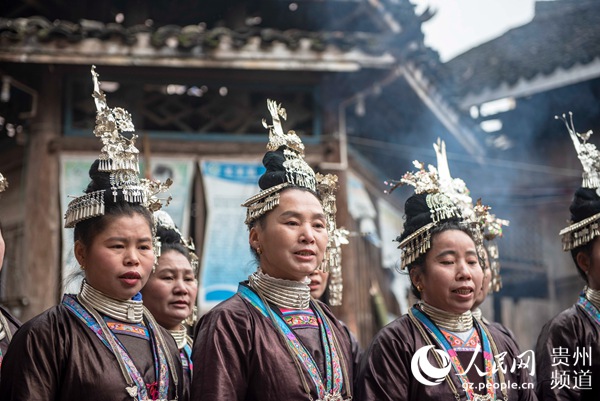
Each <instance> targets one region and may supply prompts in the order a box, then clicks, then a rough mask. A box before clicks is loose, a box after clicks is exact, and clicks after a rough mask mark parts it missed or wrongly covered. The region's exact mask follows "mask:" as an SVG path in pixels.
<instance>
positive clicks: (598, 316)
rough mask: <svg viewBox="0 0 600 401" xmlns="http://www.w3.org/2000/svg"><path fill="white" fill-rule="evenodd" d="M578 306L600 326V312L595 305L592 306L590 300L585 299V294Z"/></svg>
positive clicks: (582, 295)
mask: <svg viewBox="0 0 600 401" xmlns="http://www.w3.org/2000/svg"><path fill="white" fill-rule="evenodd" d="M577 305H579V307H580V308H581V309H583V310H584V311H585V312H586V313H587V314H588V315H589V316H590V317H591V318H592V320H593V321H594V322H596V323H597V324H598V325H600V310H598V308H596V307H595V306H594V304H592V303H591V302H590V300H589V299H587V298H586V297H585V293H584V292H582V293H581V294H580V295H579V300H578V301H577Z"/></svg>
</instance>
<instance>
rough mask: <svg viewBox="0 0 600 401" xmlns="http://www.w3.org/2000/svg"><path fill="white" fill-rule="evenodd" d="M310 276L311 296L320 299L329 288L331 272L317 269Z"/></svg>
mask: <svg viewBox="0 0 600 401" xmlns="http://www.w3.org/2000/svg"><path fill="white" fill-rule="evenodd" d="M309 278H310V284H309V285H308V286H309V287H310V296H311V297H313V298H314V299H320V298H321V297H322V296H323V293H325V289H326V288H327V280H328V279H329V273H325V272H324V271H322V270H315V271H314V272H312V274H311V275H310V276H309Z"/></svg>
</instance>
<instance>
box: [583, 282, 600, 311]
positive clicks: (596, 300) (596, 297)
mask: <svg viewBox="0 0 600 401" xmlns="http://www.w3.org/2000/svg"><path fill="white" fill-rule="evenodd" d="M585 297H586V298H587V299H588V301H590V302H591V303H592V305H594V306H595V307H596V308H598V309H600V291H598V290H592V289H591V288H590V287H588V286H587V285H586V286H585Z"/></svg>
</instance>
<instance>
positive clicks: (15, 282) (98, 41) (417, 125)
mask: <svg viewBox="0 0 600 401" xmlns="http://www.w3.org/2000/svg"><path fill="white" fill-rule="evenodd" d="M199 4H200V5H199ZM1 7H2V8H3V10H2V13H0V15H1V16H2V18H0V76H1V77H2V79H3V83H4V85H5V86H3V88H4V89H3V92H2V94H3V95H2V96H3V97H2V99H1V101H0V106H1V107H2V109H1V111H2V114H1V115H3V116H6V121H5V124H4V125H3V127H2V129H3V131H2V134H1V135H0V171H2V173H3V174H4V175H6V176H7V177H8V179H9V181H10V183H11V186H10V189H9V190H8V191H7V192H6V193H5V194H4V196H3V198H2V199H1V200H0V202H1V203H0V205H1V206H0V207H1V208H0V219H1V220H2V222H3V226H4V232H5V237H6V242H7V260H6V262H5V267H4V270H3V272H2V284H3V286H2V292H1V295H2V300H3V301H4V303H6V304H7V305H8V306H9V307H11V309H12V310H13V311H14V312H15V313H17V314H18V315H19V316H20V317H21V318H22V319H23V320H26V319H28V318H30V317H32V316H34V315H36V314H37V313H40V312H41V311H43V310H44V309H46V308H48V307H50V306H52V305H54V304H56V303H57V302H58V300H59V297H60V293H61V291H62V288H63V287H62V282H63V280H64V279H65V277H63V268H62V266H63V264H64V263H65V260H64V259H65V258H64V256H63V255H62V254H61V251H60V249H61V241H62V239H63V236H64V234H63V231H62V230H61V227H62V215H61V208H60V202H61V200H60V199H61V196H63V195H64V194H62V193H61V188H62V187H61V186H62V185H64V183H63V182H61V160H63V159H64V157H65V156H68V155H72V154H79V153H88V154H97V152H98V150H99V142H98V141H97V139H96V138H94V137H93V136H92V134H91V131H92V128H93V125H94V118H95V109H94V104H93V102H92V99H91V93H92V90H91V87H92V84H91V80H90V73H89V70H90V66H91V65H92V64H94V65H96V66H97V68H98V72H99V74H100V78H101V80H102V81H103V82H104V84H105V86H104V90H105V91H106V92H107V96H108V99H109V104H110V105H111V106H120V107H124V108H125V109H127V110H128V111H130V112H131V114H132V115H133V119H134V124H135V126H136V131H137V134H138V135H140V137H142V138H141V140H140V141H139V142H138V145H139V147H140V148H142V149H143V151H144V152H145V155H146V156H147V157H148V156H150V157H151V158H155V157H158V156H161V155H163V156H164V155H167V156H174V155H176V156H185V157H192V158H195V160H200V159H203V158H210V157H236V158H248V159H252V160H260V158H261V157H262V155H263V154H264V149H265V143H266V131H265V130H264V128H263V127H262V126H261V124H260V122H261V119H262V118H264V117H267V116H268V113H267V111H266V107H265V102H266V99H267V98H274V99H276V100H278V101H280V102H282V103H283V105H284V106H285V107H286V108H287V110H288V115H289V116H290V119H289V121H287V122H286V124H285V127H284V128H285V129H294V130H296V132H298V133H299V134H300V136H301V137H302V138H303V140H304V142H305V144H307V147H308V149H307V152H306V153H307V159H308V161H309V162H310V163H311V164H312V165H313V166H314V167H315V168H317V169H318V170H321V171H324V172H333V173H336V174H338V176H339V183H340V187H339V191H338V224H339V225H341V226H345V227H347V228H348V229H349V230H351V231H352V232H353V233H355V234H356V235H354V236H352V237H351V238H350V244H349V245H348V246H347V247H346V248H345V249H344V256H343V269H344V281H345V287H344V288H345V290H344V303H343V305H342V306H341V307H338V308H337V309H336V310H335V311H336V313H337V314H338V316H339V317H340V318H341V319H342V320H344V321H345V322H346V323H347V324H348V325H349V326H350V327H351V328H352V330H354V331H355V332H356V333H357V335H358V337H359V338H360V340H361V341H362V342H363V344H366V343H367V342H368V341H369V340H370V338H371V337H372V336H373V334H374V333H375V332H376V330H378V329H379V328H380V327H381V326H382V325H383V324H385V323H386V322H387V319H388V314H398V313H399V312H400V306H399V302H398V300H397V299H395V298H394V295H393V294H392V291H391V289H390V281H391V278H392V277H394V276H397V274H396V273H395V272H394V266H393V265H394V262H389V259H390V256H389V252H388V261H387V262H385V263H384V261H383V260H382V258H383V256H382V249H383V248H386V249H389V247H390V245H392V246H393V243H392V240H393V239H394V238H395V235H398V234H399V233H400V230H401V224H396V226H395V228H397V230H396V232H395V234H394V235H393V236H392V235H390V233H389V232H387V231H386V232H385V237H384V236H383V231H384V230H382V224H383V223H382V222H381V221H378V220H377V216H378V214H381V213H382V211H381V200H383V202H386V203H387V204H389V210H391V213H388V215H392V214H395V215H396V217H399V218H401V212H400V210H401V209H402V207H401V206H402V200H403V199H402V197H403V195H401V194H399V195H394V196H387V195H385V194H384V192H383V190H384V189H385V187H384V185H383V181H384V180H386V179H389V178H398V177H399V176H400V175H401V174H402V173H404V172H405V171H407V170H409V169H411V168H412V164H411V162H412V160H414V159H420V160H423V161H424V162H428V163H434V160H435V158H434V153H433V151H432V148H431V144H432V143H433V142H434V141H435V140H436V138H437V137H442V138H443V139H444V140H445V141H446V142H447V144H448V149H449V154H450V155H451V156H452V155H455V156H452V157H454V158H455V159H460V160H462V161H465V160H466V161H467V162H468V163H469V166H470V168H471V169H473V168H478V166H481V165H482V164H481V163H482V162H483V160H484V159H485V155H486V152H487V150H486V147H485V144H484V143H483V142H482V140H481V130H479V128H478V126H477V124H476V123H474V122H472V121H470V119H469V118H468V116H464V115H463V114H462V113H461V112H460V109H458V108H457V107H456V106H454V104H453V103H452V102H448V101H447V100H446V96H447V95H446V92H445V90H442V89H441V87H437V86H436V82H438V81H439V82H442V81H441V80H439V79H438V78H439V77H438V76H439V75H440V74H441V72H440V71H442V65H441V64H440V62H439V58H438V56H437V53H435V52H434V51H432V50H431V49H429V48H427V47H426V46H425V45H424V44H423V34H422V32H421V24H422V23H423V22H424V21H425V20H426V19H427V18H429V17H430V14H429V13H428V12H425V13H424V14H422V15H416V14H415V11H414V6H413V5H412V4H411V3H410V2H409V1H408V0H399V1H379V2H373V1H360V0H357V1H341V0H330V1H323V2H313V1H303V0H299V1H281V0H262V1H260V0H252V1H239V0H238V1H236V0H220V1H212V0H210V1H204V2H201V3H198V2H191V1H184V0H173V1H164V2H144V1H132V2H121V1H117V0H112V1H104V2H93V1H87V0H82V1H78V2H75V3H69V4H67V3H65V2H61V1H57V0H49V1H45V2H43V3H42V2H31V1H24V0H7V1H4V2H3V4H2V6H1ZM457 155H458V156H457ZM451 163H452V160H451ZM84 180H85V177H84ZM349 180H354V181H353V182H359V183H360V185H359V186H361V188H362V189H361V191H362V192H361V193H362V194H366V196H365V197H364V199H366V200H368V202H366V203H364V204H353V203H352V202H353V200H355V199H354V198H353V197H352V196H349V193H351V194H355V192H353V191H354V190H355V189H352V188H349V187H348V182H349ZM467 180H468V179H467ZM204 192H205V188H203V182H202V178H201V174H200V172H199V170H198V167H197V165H195V167H194V177H193V185H192V194H191V199H192V201H191V204H190V210H189V219H188V222H189V224H190V227H189V233H190V234H191V235H192V236H193V237H194V239H195V240H196V243H197V244H198V245H199V248H200V253H202V252H204V251H206V250H205V249H202V244H203V243H204V237H205V233H206V224H205V223H206V216H207V213H208V212H209V211H208V210H207V205H206V202H205V196H204V195H205V194H204ZM369 202H370V206H369ZM371 209H372V210H371ZM373 213H374V215H373ZM368 222H370V224H367V223H368ZM384 223H385V221H384ZM242 224H243V223H242V221H240V222H239V225H240V226H241V225H242ZM364 227H371V228H370V229H369V230H370V231H369V232H368V233H365V232H364V231H363V229H364ZM388 231H389V230H388ZM391 231H394V230H393V229H392V230H391ZM382 244H383V245H382ZM397 255H398V257H399V253H398V254H397ZM223 257H226V255H223ZM391 258H392V259H393V253H392V256H391ZM384 264H386V265H387V266H386V267H387V268H384V267H383V265H384ZM400 303H401V302H400Z"/></svg>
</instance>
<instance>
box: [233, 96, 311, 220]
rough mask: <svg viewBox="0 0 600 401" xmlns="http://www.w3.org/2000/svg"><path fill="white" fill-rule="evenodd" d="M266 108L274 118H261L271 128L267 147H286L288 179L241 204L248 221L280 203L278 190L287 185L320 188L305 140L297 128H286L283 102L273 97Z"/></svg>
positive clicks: (280, 148)
mask: <svg viewBox="0 0 600 401" xmlns="http://www.w3.org/2000/svg"><path fill="white" fill-rule="evenodd" d="M267 108H268V109H269V112H270V113H271V118H272V120H273V124H272V125H268V124H267V122H266V120H265V119H263V120H262V123H263V126H264V127H265V128H267V129H268V130H269V143H268V144H267V150H269V151H273V152H274V151H279V150H282V151H283V156H284V158H285V161H284V162H283V168H284V169H285V180H284V182H282V183H280V184H278V185H275V186H272V187H270V188H266V189H264V190H262V191H260V192H259V193H258V194H256V195H254V196H253V197H251V198H249V199H247V200H246V201H245V202H244V203H243V204H242V206H243V207H247V208H248V210H247V212H246V224H248V225H249V224H251V223H252V222H253V221H254V220H256V219H257V218H259V217H260V216H262V215H263V214H265V213H266V212H268V211H270V210H272V209H273V208H274V207H275V206H277V205H278V204H279V193H280V192H281V190H283V189H284V188H287V187H289V186H298V187H304V188H308V189H310V190H312V191H313V192H316V190H317V188H316V185H317V182H316V178H315V172H314V171H313V169H312V168H310V166H309V165H308V163H306V161H305V160H304V144H303V143H302V140H301V139H300V137H299V136H298V135H297V134H296V133H295V132H294V131H289V132H288V133H287V134H285V133H284V132H283V128H282V126H281V118H283V119H284V120H285V119H286V118H287V113H286V110H285V109H284V108H283V107H281V104H278V103H277V102H275V101H274V100H271V99H269V100H267Z"/></svg>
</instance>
